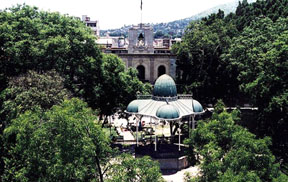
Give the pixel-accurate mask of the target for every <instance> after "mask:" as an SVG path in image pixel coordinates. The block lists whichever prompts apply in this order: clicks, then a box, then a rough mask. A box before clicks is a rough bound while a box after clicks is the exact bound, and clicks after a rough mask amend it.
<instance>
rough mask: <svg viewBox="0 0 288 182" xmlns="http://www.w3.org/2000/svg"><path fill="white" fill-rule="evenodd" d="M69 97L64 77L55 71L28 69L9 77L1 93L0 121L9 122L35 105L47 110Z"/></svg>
mask: <svg viewBox="0 0 288 182" xmlns="http://www.w3.org/2000/svg"><path fill="white" fill-rule="evenodd" d="M69 97H71V93H70V92H69V91H68V90H67V89H65V88H64V79H63V78H62V77H60V76H59V74H58V73H57V72H55V71H48V72H45V73H42V74H38V73H36V72H35V71H28V73H26V74H22V75H20V76H17V77H12V78H10V80H9V82H8V87H7V88H6V89H5V90H4V91H3V92H2V93H1V95H0V99H1V101H2V102H3V104H2V109H1V111H0V116H1V117H0V118H1V121H2V122H4V121H6V122H9V121H11V120H12V119H15V118H16V117H17V116H19V115H20V114H23V113H24V112H25V111H27V110H32V109H33V108H35V107H39V108H41V109H43V110H48V109H50V108H51V107H52V106H53V105H57V104H60V103H62V101H63V100H64V99H65V98H66V99H67V98H69ZM2 124H4V125H6V124H5V123H2ZM2 126H3V125H2Z"/></svg>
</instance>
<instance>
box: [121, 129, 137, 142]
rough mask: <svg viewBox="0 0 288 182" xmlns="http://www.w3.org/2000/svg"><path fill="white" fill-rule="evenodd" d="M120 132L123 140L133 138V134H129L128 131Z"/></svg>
mask: <svg viewBox="0 0 288 182" xmlns="http://www.w3.org/2000/svg"><path fill="white" fill-rule="evenodd" d="M122 134H123V137H124V138H123V139H124V141H125V140H135V138H134V136H133V135H132V134H131V132H130V131H123V132H122Z"/></svg>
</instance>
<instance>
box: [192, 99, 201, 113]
mask: <svg viewBox="0 0 288 182" xmlns="http://www.w3.org/2000/svg"><path fill="white" fill-rule="evenodd" d="M193 111H194V112H203V107H202V105H201V104H200V103H199V102H198V101H197V100H193Z"/></svg>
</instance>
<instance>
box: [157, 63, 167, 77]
mask: <svg viewBox="0 0 288 182" xmlns="http://www.w3.org/2000/svg"><path fill="white" fill-rule="evenodd" d="M165 73H166V68H165V66H163V65H162V66H159V67H158V77H159V76H161V75H164V74H165Z"/></svg>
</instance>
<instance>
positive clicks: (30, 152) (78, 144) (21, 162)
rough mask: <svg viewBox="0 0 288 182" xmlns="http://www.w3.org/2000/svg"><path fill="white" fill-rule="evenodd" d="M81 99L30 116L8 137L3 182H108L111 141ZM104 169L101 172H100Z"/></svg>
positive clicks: (20, 120)
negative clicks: (105, 176)
mask: <svg viewBox="0 0 288 182" xmlns="http://www.w3.org/2000/svg"><path fill="white" fill-rule="evenodd" d="M95 119H96V117H95V115H94V113H93V112H92V110H91V109H89V108H87V104H86V103H84V102H83V101H81V100H79V99H71V100H66V101H64V102H63V103H62V104H61V105H59V106H53V107H52V109H51V110H48V111H46V112H42V111H41V110H35V111H26V112H25V113H24V114H22V115H20V116H19V117H17V118H16V119H15V120H13V121H12V123H11V125H10V126H9V127H8V128H6V129H5V131H4V147H5V150H7V155H6V156H4V161H5V171H4V174H3V176H2V177H3V179H2V180H3V181H103V169H102V167H103V166H104V164H106V163H107V159H109V153H110V152H111V149H110V147H109V140H108V139H107V138H106V137H105V134H104V133H103V132H102V130H101V127H100V126H98V125H97V124H96V123H95ZM101 166H102V167H101Z"/></svg>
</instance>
